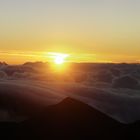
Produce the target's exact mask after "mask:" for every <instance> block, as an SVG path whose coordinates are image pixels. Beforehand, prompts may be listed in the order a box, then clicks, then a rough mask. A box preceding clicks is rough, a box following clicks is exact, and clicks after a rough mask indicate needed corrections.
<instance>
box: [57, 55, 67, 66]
mask: <svg viewBox="0 0 140 140" xmlns="http://www.w3.org/2000/svg"><path fill="white" fill-rule="evenodd" d="M64 59H65V58H64V57H63V56H61V55H59V56H56V57H55V60H54V62H55V64H57V65H61V64H63V63H64V62H65V60H64Z"/></svg>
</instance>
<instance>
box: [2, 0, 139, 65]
mask: <svg viewBox="0 0 140 140" xmlns="http://www.w3.org/2000/svg"><path fill="white" fill-rule="evenodd" d="M139 7H140V2H139V1H138V0H129V1H127V0H123V1H121V0H106V1H104V0H94V1H91V0H71V1H68V0H60V1H59V2H58V0H51V1H50V0H46V1H44V0H24V1H17V0H12V1H11V0H7V1H0V16H1V19H0V61H6V62H7V63H11V64H19V63H24V62H26V61H52V60H51V58H50V56H49V55H48V52H61V53H65V54H69V55H70V56H69V58H68V60H67V61H74V62H129V63H132V62H134V63H137V62H139V61H140V26H139V25H140V18H139V15H140V9H139Z"/></svg>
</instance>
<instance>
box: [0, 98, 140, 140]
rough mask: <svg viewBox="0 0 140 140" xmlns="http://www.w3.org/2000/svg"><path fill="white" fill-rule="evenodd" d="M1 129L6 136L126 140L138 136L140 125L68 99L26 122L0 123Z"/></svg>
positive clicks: (66, 139) (19, 137)
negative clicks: (126, 121)
mask: <svg viewBox="0 0 140 140" xmlns="http://www.w3.org/2000/svg"><path fill="white" fill-rule="evenodd" d="M0 128H1V134H2V135H4V133H6V135H4V137H5V138H4V139H7V138H8V137H9V139H11V138H14V139H39V140H41V139H43V140H44V139H49V140H53V139H65V140H68V139H70V140H73V139H91V138H92V139H95V140H96V139H107V140H115V139H123V140H125V139H128V138H131V139H136V136H138V135H139V133H138V131H139V128H140V124H139V123H135V124H129V125H125V124H121V123H119V122H117V121H116V120H114V119H112V118H110V117H108V116H107V115H105V114H103V113H101V112H99V111H97V110H95V109H93V108H92V107H90V106H88V105H86V104H84V103H82V102H80V101H77V100H74V99H71V98H66V99H65V100H63V101H62V102H61V103H59V104H57V105H53V106H49V107H47V108H46V109H45V110H44V111H43V112H40V113H39V114H38V115H36V116H35V117H33V118H31V119H29V120H27V121H24V122H22V123H19V124H18V123H17V124H16V123H1V125H0ZM137 138H138V137H137ZM139 138H140V137H139Z"/></svg>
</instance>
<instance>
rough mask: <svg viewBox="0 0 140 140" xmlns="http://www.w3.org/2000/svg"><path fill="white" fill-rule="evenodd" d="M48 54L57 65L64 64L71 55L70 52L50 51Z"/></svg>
mask: <svg viewBox="0 0 140 140" xmlns="http://www.w3.org/2000/svg"><path fill="white" fill-rule="evenodd" d="M48 56H49V57H50V58H51V59H52V60H53V63H54V64H56V65H62V64H64V63H65V62H67V60H66V59H67V58H68V57H69V55H68V54H65V53H56V52H49V53H48Z"/></svg>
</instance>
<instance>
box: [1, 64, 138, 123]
mask: <svg viewBox="0 0 140 140" xmlns="http://www.w3.org/2000/svg"><path fill="white" fill-rule="evenodd" d="M72 68H73V69H71V70H70V71H67V72H65V73H53V72H52V71H51V70H50V69H49V67H48V65H47V64H46V63H42V62H36V63H29V62H28V63H25V64H23V65H20V66H10V65H7V64H5V63H4V64H3V63H1V64H0V120H1V121H7V120H8V121H16V120H22V119H26V117H28V116H31V115H33V114H34V113H36V112H39V111H40V109H42V108H45V107H46V106H48V105H53V104H57V103H59V102H60V101H62V100H63V99H65V98H66V97H72V98H75V99H77V100H80V101H82V102H84V103H87V104H89V105H90V106H92V107H93V108H96V109H98V110H99V111H101V112H103V113H105V114H107V115H109V116H111V117H112V118H114V119H116V120H118V121H120V122H123V123H132V122H135V121H137V120H140V65H138V64H131V65H130V64H129V65H128V64H73V66H72ZM93 119H94V118H93Z"/></svg>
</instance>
